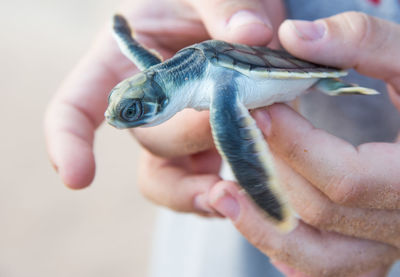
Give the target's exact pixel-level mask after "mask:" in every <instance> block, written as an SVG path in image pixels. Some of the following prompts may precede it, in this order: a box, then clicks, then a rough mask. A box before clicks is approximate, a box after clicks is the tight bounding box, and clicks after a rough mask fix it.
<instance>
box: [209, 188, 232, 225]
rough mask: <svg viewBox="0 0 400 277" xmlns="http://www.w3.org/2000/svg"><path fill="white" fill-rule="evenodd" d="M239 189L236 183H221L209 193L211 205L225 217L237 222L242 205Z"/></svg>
mask: <svg viewBox="0 0 400 277" xmlns="http://www.w3.org/2000/svg"><path fill="white" fill-rule="evenodd" d="M237 191H238V189H237V187H236V184H235V183H234V182H231V181H220V182H218V183H217V184H216V185H215V186H214V187H213V188H212V189H211V190H210V192H209V203H210V205H211V206H212V207H213V208H214V209H215V210H217V211H218V212H219V213H220V214H222V215H223V216H226V217H228V218H230V219H231V220H232V221H236V220H237V219H238V217H239V214H240V204H239V201H238V199H237V198H236V197H235V195H237Z"/></svg>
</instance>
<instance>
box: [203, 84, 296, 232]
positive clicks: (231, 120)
mask: <svg viewBox="0 0 400 277" xmlns="http://www.w3.org/2000/svg"><path fill="white" fill-rule="evenodd" d="M227 79H229V78H227ZM228 82H230V83H228ZM210 122H211V127H212V133H213V136H214V141H215V143H216V146H217V148H218V150H219V152H220V154H221V156H222V157H223V159H224V160H226V161H227V162H228V164H229V165H230V167H231V169H232V171H233V173H234V175H235V177H236V179H237V181H238V183H239V185H240V186H241V187H242V188H243V189H244V190H245V191H246V192H247V194H248V195H249V196H250V197H251V198H252V200H253V201H254V202H255V203H256V204H257V205H258V206H259V207H260V208H261V209H262V210H264V211H265V212H266V213H267V215H268V217H269V218H271V219H272V220H273V222H274V223H275V224H276V225H277V226H278V228H279V229H280V230H282V231H284V232H289V231H291V230H292V229H293V228H294V227H295V226H296V222H297V220H296V218H295V217H294V212H293V211H292V209H291V208H290V206H289V203H288V202H287V201H286V200H285V196H284V194H283V192H282V189H281V188H280V186H279V184H278V179H277V177H276V171H275V169H274V160H273V157H272V154H271V153H270V151H269V148H268V145H267V143H266V142H265V140H264V138H263V136H262V133H261V131H260V129H258V127H257V125H256V122H255V120H254V119H253V118H252V117H251V116H250V113H249V111H248V110H247V109H246V107H245V106H244V105H243V104H242V103H241V102H240V100H239V98H238V96H237V88H236V85H235V84H234V83H233V84H232V81H227V82H226V83H223V84H219V85H217V87H216V88H215V91H214V93H213V96H212V99H211V107H210Z"/></svg>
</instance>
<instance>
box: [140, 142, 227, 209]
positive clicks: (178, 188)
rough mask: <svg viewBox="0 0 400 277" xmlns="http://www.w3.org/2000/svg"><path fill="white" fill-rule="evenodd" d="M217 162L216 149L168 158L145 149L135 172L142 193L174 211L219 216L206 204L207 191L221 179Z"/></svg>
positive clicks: (218, 160)
mask: <svg viewBox="0 0 400 277" xmlns="http://www.w3.org/2000/svg"><path fill="white" fill-rule="evenodd" d="M220 162H221V161H220V158H219V157H218V155H217V154H216V152H215V150H213V151H208V152H206V153H199V154H196V155H194V156H192V157H189V156H187V157H182V158H175V159H169V160H167V159H163V158H160V157H157V156H154V155H152V154H150V153H149V152H146V151H145V152H143V155H142V159H141V167H140V169H139V171H138V172H139V186H140V189H141V192H142V193H143V194H144V195H145V196H146V197H147V198H148V199H150V200H152V201H153V202H155V203H156V204H159V205H162V206H165V207H168V208H170V209H173V210H175V211H179V212H194V213H199V214H202V215H208V216H218V213H217V212H216V211H215V210H214V209H213V208H212V207H211V206H210V205H209V204H208V193H209V190H210V189H211V187H212V186H213V185H214V184H215V183H217V182H218V181H219V180H220V178H219V177H218V173H217V169H218V168H219V164H220Z"/></svg>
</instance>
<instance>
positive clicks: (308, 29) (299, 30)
mask: <svg viewBox="0 0 400 277" xmlns="http://www.w3.org/2000/svg"><path fill="white" fill-rule="evenodd" d="M289 22H290V23H291V24H292V27H293V29H294V31H295V32H296V34H297V36H298V37H299V38H301V39H303V40H317V39H320V38H322V37H323V36H324V34H325V31H326V29H325V25H324V24H323V23H322V22H321V21H305V20H290V21H289Z"/></svg>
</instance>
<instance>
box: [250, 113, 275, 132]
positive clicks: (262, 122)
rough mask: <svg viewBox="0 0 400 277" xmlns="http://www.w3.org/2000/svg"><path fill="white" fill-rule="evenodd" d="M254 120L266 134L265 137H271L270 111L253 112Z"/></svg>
mask: <svg viewBox="0 0 400 277" xmlns="http://www.w3.org/2000/svg"><path fill="white" fill-rule="evenodd" d="M253 116H254V119H255V120H256V122H257V126H258V128H260V129H261V131H262V132H263V133H264V135H266V136H269V135H270V134H271V126H272V124H271V116H270V115H269V113H268V109H266V108H262V109H258V110H255V111H254V112H253Z"/></svg>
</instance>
